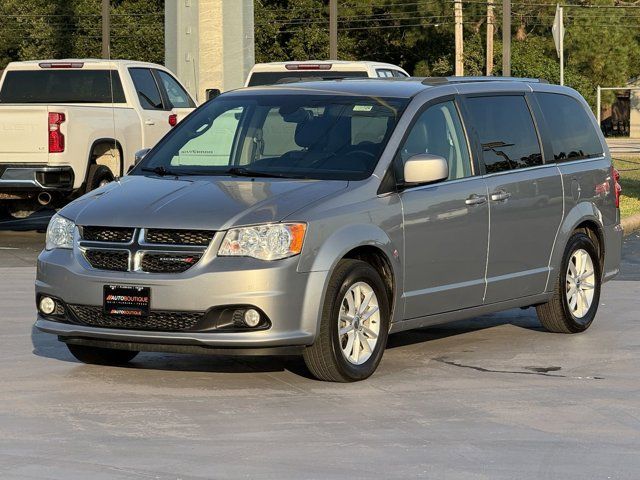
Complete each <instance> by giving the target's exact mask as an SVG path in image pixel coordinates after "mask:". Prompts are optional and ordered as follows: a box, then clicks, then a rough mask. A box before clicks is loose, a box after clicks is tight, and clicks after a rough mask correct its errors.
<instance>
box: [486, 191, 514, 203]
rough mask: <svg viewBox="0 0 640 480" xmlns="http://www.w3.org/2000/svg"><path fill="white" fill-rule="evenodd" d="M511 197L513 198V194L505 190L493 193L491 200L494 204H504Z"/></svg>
mask: <svg viewBox="0 0 640 480" xmlns="http://www.w3.org/2000/svg"><path fill="white" fill-rule="evenodd" d="M509 197H511V194H510V193H509V192H505V191H504V190H498V191H497V192H493V193H492V194H491V200H492V201H493V202H504V201H505V200H507V199H508V198H509Z"/></svg>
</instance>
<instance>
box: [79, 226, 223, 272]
mask: <svg viewBox="0 0 640 480" xmlns="http://www.w3.org/2000/svg"><path fill="white" fill-rule="evenodd" d="M81 232H82V234H81V239H80V241H79V247H80V251H81V252H82V254H83V255H84V258H85V259H86V260H87V262H88V263H89V265H91V267H93V268H95V269H97V270H108V271H117V272H146V273H183V272H186V271H187V270H189V269H190V268H191V267H193V266H194V265H196V264H197V263H198V262H199V261H200V259H201V258H202V256H203V255H204V252H205V251H206V249H207V247H208V246H209V243H210V242H211V240H212V239H213V236H214V235H215V232H214V231H209V230H160V229H149V230H147V229H144V228H113V227H94V226H85V227H82V228H81Z"/></svg>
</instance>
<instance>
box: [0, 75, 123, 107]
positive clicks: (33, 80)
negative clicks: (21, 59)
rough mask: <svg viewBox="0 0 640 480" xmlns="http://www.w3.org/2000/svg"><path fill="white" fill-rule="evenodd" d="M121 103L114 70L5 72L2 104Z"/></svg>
mask: <svg viewBox="0 0 640 480" xmlns="http://www.w3.org/2000/svg"><path fill="white" fill-rule="evenodd" d="M112 101H113V102H114V103H124V102H125V98H124V91H123V90H122V83H120V75H118V71H117V70H84V69H83V70H80V69H78V70H73V69H69V70H66V69H65V70H49V69H46V70H12V71H9V72H7V74H6V76H5V78H4V82H3V83H2V89H1V90H0V102H2V103H111V102H112Z"/></svg>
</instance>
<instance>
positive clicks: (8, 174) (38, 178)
mask: <svg viewBox="0 0 640 480" xmlns="http://www.w3.org/2000/svg"><path fill="white" fill-rule="evenodd" d="M73 182H74V173H73V169H72V168H71V167H65V166H61V167H51V166H47V165H0V192H41V191H62V192H70V191H71V190H72V189H73Z"/></svg>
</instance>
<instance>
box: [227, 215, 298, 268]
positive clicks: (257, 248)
mask: <svg viewBox="0 0 640 480" xmlns="http://www.w3.org/2000/svg"><path fill="white" fill-rule="evenodd" d="M306 230H307V225H306V224H304V223H271V224H267V225H255V226H253V227H242V228H232V229H231V230H229V231H228V232H227V234H226V235H225V237H224V240H223V241H222V245H221V246H220V250H218V255H219V256H223V257H231V256H235V257H253V258H258V259H260V260H280V259H282V258H287V257H292V256H293V255H297V254H299V253H300V251H301V250H302V242H303V241H304V234H305V232H306Z"/></svg>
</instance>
